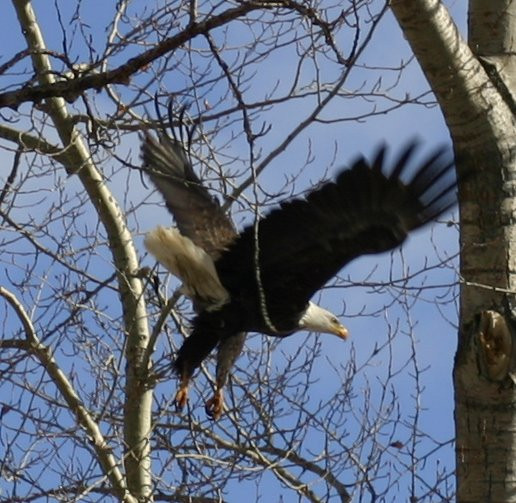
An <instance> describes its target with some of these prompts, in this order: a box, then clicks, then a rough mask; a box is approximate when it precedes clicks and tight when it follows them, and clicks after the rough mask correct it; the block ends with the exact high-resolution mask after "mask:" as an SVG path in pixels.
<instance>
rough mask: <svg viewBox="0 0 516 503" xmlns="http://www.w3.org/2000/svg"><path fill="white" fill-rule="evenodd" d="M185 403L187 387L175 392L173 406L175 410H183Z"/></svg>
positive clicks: (181, 387)
mask: <svg viewBox="0 0 516 503" xmlns="http://www.w3.org/2000/svg"><path fill="white" fill-rule="evenodd" d="M186 402H188V387H187V386H180V388H179V389H178V390H177V393H176V396H175V398H174V404H175V406H176V409H177V410H182V409H184V407H185V405H186Z"/></svg>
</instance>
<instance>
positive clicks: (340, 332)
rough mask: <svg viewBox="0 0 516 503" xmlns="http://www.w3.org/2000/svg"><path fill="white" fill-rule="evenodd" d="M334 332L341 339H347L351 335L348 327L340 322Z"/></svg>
mask: <svg viewBox="0 0 516 503" xmlns="http://www.w3.org/2000/svg"><path fill="white" fill-rule="evenodd" d="M333 333H334V334H335V335H336V336H337V337H339V338H340V339H344V340H346V339H347V338H348V337H349V331H348V329H347V328H346V327H345V326H344V325H341V324H340V323H338V324H337V326H336V327H335V330H334V332H333Z"/></svg>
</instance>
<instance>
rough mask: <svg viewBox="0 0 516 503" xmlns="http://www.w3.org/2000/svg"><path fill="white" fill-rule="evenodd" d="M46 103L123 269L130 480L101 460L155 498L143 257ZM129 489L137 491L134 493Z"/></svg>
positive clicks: (42, 67) (31, 16)
mask: <svg viewBox="0 0 516 503" xmlns="http://www.w3.org/2000/svg"><path fill="white" fill-rule="evenodd" d="M13 4H14V7H15V9H16V12H17V15H18V18H19V20H20V25H21V26H22V27H23V28H24V34H25V38H26V40H27V46H28V47H29V48H30V50H31V51H32V63H33V66H34V69H35V72H36V74H37V75H38V79H39V82H40V83H41V84H43V85H51V84H53V83H55V81H56V78H55V73H54V72H53V71H52V66H51V63H50V60H49V58H48V56H47V54H46V53H45V52H44V51H45V49H46V47H45V42H44V39H43V36H42V33H41V31H40V28H39V25H38V22H37V18H36V15H35V13H34V10H33V9H32V5H31V3H30V2H29V1H28V0H14V1H13ZM46 106H47V108H48V114H49V116H50V117H51V118H52V121H53V122H54V124H55V127H56V130H57V133H58V135H59V137H60V139H61V141H62V144H63V150H66V151H68V155H67V156H63V158H62V162H63V165H64V166H65V168H66V170H67V172H68V173H69V174H75V175H77V176H78V178H79V180H80V181H81V183H82V184H83V186H84V189H85V190H86V192H87V193H88V195H89V199H90V201H91V203H92V204H93V206H94V208H95V210H96V212H97V214H98V217H99V219H100V221H101V222H102V223H103V225H104V228H105V229H106V233H107V235H108V239H109V246H110V250H111V252H112V256H113V263H114V268H115V270H116V271H117V279H118V289H119V295H120V298H121V306H122V309H123V315H124V323H125V330H126V335H127V344H126V358H127V371H126V403H125V411H124V420H125V425H124V432H125V437H124V440H125V449H126V451H125V456H124V465H125V469H126V474H125V478H124V477H123V474H122V473H121V472H120V470H119V468H118V466H117V465H116V464H115V461H114V459H113V458H112V457H110V458H109V459H110V460H111V462H112V464H106V463H105V462H104V457H100V456H98V457H99V461H100V463H101V465H102V467H103V469H104V471H105V473H106V476H107V477H108V478H109V479H110V481H111V483H112V485H113V488H114V490H115V492H116V493H117V494H118V496H119V497H120V498H121V499H122V500H124V501H133V496H135V497H137V498H146V501H151V498H152V492H151V485H152V484H151V475H150V474H151V470H150V441H149V439H150V433H151V410H152V389H150V388H149V387H148V386H146V379H147V370H148V369H147V368H141V362H142V360H143V355H144V354H145V351H146V348H147V344H148V341H149V337H150V334H149V330H148V325H147V312H146V306H145V301H144V297H143V286H142V281H141V279H139V278H138V277H137V275H136V274H135V273H136V271H137V269H138V267H139V262H138V257H137V255H136V250H135V249H134V245H133V242H132V237H131V234H130V232H129V230H128V229H127V227H126V224H125V220H124V216H123V214H122V211H121V210H120V208H119V206H118V205H117V203H116V201H115V198H114V197H113V196H112V194H111V193H110V191H109V189H108V187H107V185H106V184H105V183H104V180H103V178H102V175H101V174H100V172H99V171H98V170H97V168H96V166H95V165H94V163H93V161H92V158H91V154H90V153H89V152H88V149H87V147H86V145H85V143H84V141H83V139H82V137H81V135H80V133H79V131H78V130H77V129H76V128H75V127H74V124H73V121H72V120H71V116H70V114H69V113H68V110H67V107H66V102H65V100H64V99H63V98H49V99H47V101H46ZM102 448H103V449H107V446H105V445H103V446H102ZM106 459H107V458H106ZM128 490H129V493H131V494H129V493H128ZM131 495H132V496H131Z"/></svg>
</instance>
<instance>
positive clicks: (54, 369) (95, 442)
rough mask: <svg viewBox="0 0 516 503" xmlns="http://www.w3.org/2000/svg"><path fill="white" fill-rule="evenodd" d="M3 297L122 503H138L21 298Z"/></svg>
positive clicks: (0, 291) (3, 291)
mask: <svg viewBox="0 0 516 503" xmlns="http://www.w3.org/2000/svg"><path fill="white" fill-rule="evenodd" d="M0 296H2V297H3V298H4V299H5V300H6V301H7V302H8V303H9V305H10V306H11V307H12V309H13V310H14V312H15V313H16V315H17V316H18V319H19V320H20V322H21V324H22V326H23V330H24V332H25V337H26V339H27V344H26V345H24V346H25V348H24V349H27V350H28V351H29V352H30V353H31V354H33V355H34V356H35V357H36V358H37V359H38V360H39V361H40V363H41V364H42V365H43V367H44V368H45V370H46V372H47V373H48V374H49V375H50V377H51V378H52V380H53V382H54V384H55V385H56V387H57V389H58V390H59V392H60V393H61V396H62V397H63V398H64V400H65V401H66V403H67V405H68V407H69V408H70V410H71V411H72V412H73V413H74V414H75V417H76V418H77V422H78V423H79V424H80V425H81V426H82V427H83V428H84V429H85V430H86V431H87V432H88V434H89V435H90V437H91V439H92V442H91V444H92V446H93V449H94V450H95V452H96V453H97V457H98V459H99V462H100V463H101V465H102V467H103V471H104V473H105V474H106V476H107V477H108V478H109V479H110V481H111V484H112V485H113V489H114V491H115V492H116V493H117V495H118V496H119V497H120V498H121V499H122V501H126V502H127V503H135V502H136V500H135V499H134V498H133V497H132V496H131V495H130V494H129V493H128V491H127V487H126V485H125V479H124V476H123V475H122V472H121V471H120V467H119V466H118V463H117V461H116V459H115V457H114V456H113V454H112V452H111V448H110V447H109V445H108V443H107V442H106V440H105V438H104V436H103V435H102V432H101V431H100V428H99V426H98V424H97V423H96V422H95V421H94V420H93V418H92V417H91V415H90V413H89V412H88V410H87V409H86V407H85V405H84V404H83V402H82V401H81V399H80V398H79V396H78V395H77V393H76V392H75V389H74V388H73V386H72V383H71V382H70V381H69V380H68V379H67V377H66V375H65V373H64V372H63V371H62V370H61V369H60V368H59V366H58V364H57V362H56V360H55V358H54V356H53V353H52V351H51V350H50V349H49V348H48V347H47V346H45V345H44V344H42V343H41V342H40V341H39V339H38V337H37V335H36V330H35V329H34V325H33V324H32V321H31V319H30V316H29V314H28V313H27V311H26V310H25V308H24V307H23V305H22V304H21V302H20V301H19V300H18V298H17V297H16V296H15V295H14V294H13V293H12V292H10V291H9V290H7V289H6V288H4V287H1V286H0Z"/></svg>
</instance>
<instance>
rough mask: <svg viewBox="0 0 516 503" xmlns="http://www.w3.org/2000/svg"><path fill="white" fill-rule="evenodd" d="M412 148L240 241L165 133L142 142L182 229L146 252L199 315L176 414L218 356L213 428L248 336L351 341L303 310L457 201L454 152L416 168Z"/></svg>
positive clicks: (152, 242) (355, 172) (360, 165)
mask: <svg viewBox="0 0 516 503" xmlns="http://www.w3.org/2000/svg"><path fill="white" fill-rule="evenodd" d="M416 147H417V143H416V142H412V143H409V144H408V145H407V146H406V147H405V148H404V149H402V151H401V152H400V154H399V155H398V157H397V158H396V159H395V160H394V161H393V162H390V163H389V162H387V161H386V153H387V148H386V147H385V146H381V147H380V148H379V149H378V150H377V152H376V154H375V155H374V156H373V159H372V160H371V161H368V160H367V159H366V158H364V157H358V158H357V159H356V160H355V161H354V162H352V163H351V165H350V166H349V167H346V168H344V169H342V170H341V171H340V172H339V174H338V175H337V176H336V178H335V180H334V181H329V182H326V183H324V184H322V185H320V186H318V187H316V188H315V189H313V190H312V191H310V192H308V193H307V194H306V195H305V196H304V197H299V198H295V199H291V200H287V201H285V202H283V203H281V204H280V205H279V207H278V208H276V209H273V210H272V211H271V212H270V213H268V214H267V215H266V216H265V217H263V218H262V219H260V220H258V221H257V222H255V224H251V225H249V226H247V227H245V228H244V229H243V230H242V231H241V232H237V230H236V229H235V227H234V226H233V223H232V221H231V219H230V217H229V216H228V215H227V214H226V212H225V211H224V210H223V208H222V207H221V205H220V204H219V202H218V201H217V199H215V198H214V197H212V196H211V195H210V193H209V191H208V190H207V188H206V187H205V186H204V185H203V183H202V182H201V180H200V179H199V177H198V176H197V175H196V174H195V172H194V170H193V168H192V164H191V162H190V160H189V156H188V155H187V153H186V151H185V148H184V146H183V144H182V143H181V142H180V141H178V140H177V139H176V138H174V139H173V138H170V137H169V136H167V135H166V134H160V135H159V137H158V139H156V138H154V137H153V136H151V135H150V134H146V135H144V137H143V141H142V149H141V157H142V161H143V166H142V169H143V171H144V172H145V173H146V174H147V175H148V177H149V178H150V180H151V181H152V182H153V184H154V185H155V186H156V188H157V189H158V191H159V192H160V193H161V194H162V196H163V198H164V199H165V203H166V206H167V208H168V209H169V210H170V212H171V213H172V215H173V216H174V219H175V221H176V224H177V228H163V227H157V228H156V229H154V230H152V231H150V232H149V233H148V234H147V235H146V237H145V246H146V248H147V250H148V251H149V252H150V253H151V254H152V255H154V257H155V258H156V259H157V260H158V262H160V263H161V264H163V265H164V266H165V267H166V268H167V269H168V270H169V271H170V272H171V273H173V274H174V275H176V276H177V277H178V278H179V279H180V280H181V281H182V282H183V292H184V293H185V294H186V295H188V296H189V297H190V298H191V299H192V302H193V306H194V309H195V311H196V316H195V318H194V320H193V328H192V332H191V334H190V336H189V337H187V338H186V339H185V341H184V343H183V345H182V346H181V348H180V349H179V352H178V354H177V356H176V359H175V362H174V368H175V371H176V372H177V374H178V376H179V379H180V385H179V389H178V391H177V393H176V396H175V403H176V406H177V407H178V408H182V407H184V405H185V404H186V402H187V396H188V385H189V382H190V379H191V377H192V375H193V373H194V372H195V370H196V369H197V368H198V367H199V366H200V365H201V363H202V362H203V360H204V359H205V358H206V357H207V356H208V355H209V354H210V352H211V351H212V350H213V349H214V348H215V347H218V357H217V370H216V384H215V394H214V396H213V398H212V399H210V400H209V401H208V402H207V403H206V411H207V413H208V414H209V415H210V416H211V417H212V418H214V419H218V418H219V417H220V415H221V414H222V412H223V410H224V401H223V393H222V390H223V387H224V384H225V382H226V379H227V375H228V372H229V370H230V369H231V367H232V365H233V363H234V362H235V360H236V358H237V357H238V355H239V354H240V352H241V350H242V346H243V343H244V340H245V335H246V333H247V332H261V333H263V334H267V335H270V336H274V337H286V336H288V335H291V334H292V333H294V332H296V331H298V330H310V331H314V332H326V333H331V334H335V335H337V336H339V337H341V338H343V339H345V338H346V337H347V335H348V331H347V329H346V328H345V327H344V326H343V325H341V324H340V322H339V321H338V319H337V317H336V316H335V315H333V314H332V313H330V312H329V311H327V310H325V309H323V308H321V307H319V306H318V305H316V304H314V303H313V302H311V301H310V299H311V298H312V297H313V295H314V294H315V293H316V292H317V291H318V290H319V289H320V288H321V287H323V286H324V285H325V283H327V282H328V281H329V280H330V279H331V278H332V277H333V276H335V275H336V274H337V273H338V272H339V271H340V270H341V269H342V268H343V267H344V266H345V265H346V264H347V263H349V262H350V261H351V260H353V259H354V258H356V257H359V256H361V255H366V254H373V253H381V252H384V251H388V250H392V249H393V248H396V247H398V246H399V245H401V243H403V241H404V240H405V238H406V237H407V235H408V233H409V231H412V230H414V229H418V228H419V227H422V226H423V225H425V224H426V223H428V222H430V221H432V220H434V219H435V218H437V217H438V216H439V215H441V214H442V213H443V212H445V211H447V210H448V209H449V208H451V207H452V206H453V205H454V204H455V202H456V181H455V177H454V169H453V166H454V164H453V159H452V156H451V155H449V149H446V148H443V149H438V150H435V151H434V152H432V153H431V154H430V155H429V156H427V157H426V158H424V159H423V160H422V161H420V162H419V163H417V164H415V163H414V162H413V157H414V151H415V150H416Z"/></svg>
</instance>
